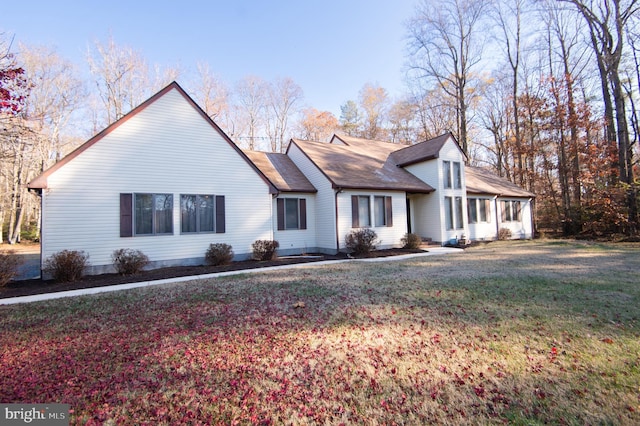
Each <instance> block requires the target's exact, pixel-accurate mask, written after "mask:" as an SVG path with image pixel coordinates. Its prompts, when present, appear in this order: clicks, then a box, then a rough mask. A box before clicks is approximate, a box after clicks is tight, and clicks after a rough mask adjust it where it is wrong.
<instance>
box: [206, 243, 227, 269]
mask: <svg viewBox="0 0 640 426" xmlns="http://www.w3.org/2000/svg"><path fill="white" fill-rule="evenodd" d="M204 259H205V261H206V262H207V264H209V265H212V266H219V265H227V264H229V263H231V261H232V260H233V249H232V248H231V246H230V245H229V244H225V243H215V244H209V248H208V249H207V252H206V253H205V255H204Z"/></svg>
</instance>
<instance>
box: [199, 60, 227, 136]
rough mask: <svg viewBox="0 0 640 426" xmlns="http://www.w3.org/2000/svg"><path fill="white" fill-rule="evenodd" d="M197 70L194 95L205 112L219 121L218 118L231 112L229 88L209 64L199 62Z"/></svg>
mask: <svg viewBox="0 0 640 426" xmlns="http://www.w3.org/2000/svg"><path fill="white" fill-rule="evenodd" d="M197 72H198V79H197V80H196V82H195V84H194V87H195V92H194V93H195V96H194V97H195V99H196V101H197V102H198V104H199V105H200V106H201V107H202V109H204V112H206V113H207V115H208V116H209V117H211V119H212V120H213V121H216V123H217V122H218V118H222V117H223V116H224V115H226V114H228V112H229V89H228V88H227V86H226V85H225V84H224V83H223V82H222V81H221V80H220V79H219V78H218V77H217V76H216V75H215V74H214V73H213V72H212V71H211V69H210V68H209V64H206V63H198V65H197ZM217 124H222V123H217Z"/></svg>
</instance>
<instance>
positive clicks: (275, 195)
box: [269, 191, 280, 241]
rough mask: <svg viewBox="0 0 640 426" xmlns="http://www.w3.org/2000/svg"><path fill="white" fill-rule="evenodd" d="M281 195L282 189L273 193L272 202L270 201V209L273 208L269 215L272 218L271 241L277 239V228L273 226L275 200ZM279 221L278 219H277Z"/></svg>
mask: <svg viewBox="0 0 640 426" xmlns="http://www.w3.org/2000/svg"><path fill="white" fill-rule="evenodd" d="M279 196H280V191H278V192H275V193H274V194H272V195H271V202H270V203H269V209H270V210H271V211H270V212H269V217H270V218H271V241H274V240H275V239H276V230H275V228H274V226H273V200H275V199H277V198H278V197H279ZM276 221H277V219H276Z"/></svg>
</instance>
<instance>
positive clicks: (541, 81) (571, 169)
mask: <svg viewBox="0 0 640 426" xmlns="http://www.w3.org/2000/svg"><path fill="white" fill-rule="evenodd" d="M637 3H638V0H494V1H486V0H443V1H440V2H437V3H436V2H433V1H430V0H420V1H419V2H418V3H417V4H416V8H415V13H414V15H413V16H412V17H408V18H409V19H408V20H407V48H408V49H407V53H406V75H407V92H406V93H405V94H404V95H402V96H400V97H399V98H392V97H391V96H390V95H389V94H388V92H387V90H386V89H385V88H383V87H380V86H379V85H377V84H374V83H366V84H364V85H363V87H362V88H361V90H360V91H359V94H358V97H357V99H352V100H346V101H345V102H344V103H343V104H342V105H341V106H340V116H339V117H336V116H334V115H333V114H332V113H331V112H329V111H319V110H317V109H315V108H313V107H312V106H309V105H307V104H306V103H305V100H304V93H303V90H302V88H301V87H300V86H299V85H298V84H296V83H295V81H293V79H291V78H288V77H284V78H279V79H275V80H274V81H266V80H264V79H262V78H261V77H259V76H256V75H249V76H246V77H244V78H242V79H241V80H240V81H238V82H235V84H228V83H226V82H224V81H222V80H221V79H220V78H218V76H217V75H216V74H215V73H214V72H213V71H212V70H211V68H210V67H209V65H208V64H205V63H202V64H199V65H198V66H197V69H195V70H187V71H185V70H182V69H181V68H180V67H179V66H175V67H166V68H162V67H158V66H149V64H148V63H147V61H146V59H145V58H144V56H143V55H142V54H141V53H140V52H137V51H135V50H134V49H132V48H130V47H127V46H123V45H118V44H116V42H115V41H114V40H113V39H109V40H107V41H106V42H95V43H94V44H93V45H92V46H91V48H89V49H88V51H87V55H86V64H74V63H71V62H70V61H68V60H66V59H64V58H62V57H60V56H59V55H58V54H57V53H56V52H55V50H54V49H51V48H46V47H40V46H35V47H34V46H25V45H21V44H19V43H17V42H15V41H14V39H13V37H12V36H11V35H8V34H0V160H1V162H0V186H1V188H2V195H1V196H0V223H2V225H3V226H2V230H3V232H2V234H0V235H1V237H0V241H4V240H6V241H9V242H12V243H14V242H17V241H19V239H20V235H21V232H23V233H24V232H25V230H30V231H31V233H33V234H36V235H37V231H38V229H37V223H38V217H39V205H38V200H37V199H36V198H35V197H34V196H33V195H32V194H29V193H28V192H27V189H26V183H27V182H28V181H29V180H31V179H33V177H35V176H36V175H37V174H38V173H40V172H41V171H42V170H43V169H45V168H47V167H49V166H50V165H52V164H53V163H54V162H55V161H57V160H59V159H60V158H61V157H62V156H63V155H65V154H66V153H68V152H70V151H71V150H72V149H74V148H75V147H77V146H78V145H79V144H81V143H82V142H83V141H84V140H86V139H87V138H88V137H89V136H90V135H92V134H95V133H96V132H98V131H100V130H102V129H103V128H104V127H106V126H107V125H108V124H110V123H112V122H114V121H116V120H117V119H119V118H120V117H122V116H123V115H124V114H126V113H127V112H128V111H130V110H131V109H132V108H133V107H135V106H136V105H138V104H140V103H141V102H142V101H144V100H145V99H146V98H148V97H149V96H150V95H151V94H153V93H154V92H156V91H157V90H159V89H160V88H161V87H164V86H165V85H166V84H168V83H169V82H171V81H173V80H179V81H180V82H181V84H182V85H183V86H184V87H185V89H186V90H187V91H188V92H189V93H190V94H191V95H192V96H193V97H194V99H195V100H196V102H197V103H198V104H199V105H200V106H201V107H202V108H203V109H204V110H205V112H206V113H207V114H208V115H209V116H210V117H211V118H212V119H213V120H214V121H216V123H217V124H218V125H220V126H221V127H222V128H223V130H225V132H227V134H228V135H229V136H230V137H231V139H232V140H234V141H235V142H236V143H238V144H239V145H240V146H241V147H242V148H246V149H259V150H267V151H273V152H282V151H283V150H284V149H286V145H287V142H288V140H289V139H290V138H291V137H299V138H302V139H311V140H327V139H328V138H329V137H330V136H331V135H332V134H333V133H334V132H343V133H346V134H349V135H352V136H358V137H364V138H369V139H377V140H386V141H391V142H394V143H402V144H412V143H416V142H420V141H422V140H425V139H428V138H430V137H434V136H437V135H439V134H442V133H444V132H446V131H451V132H452V133H453V134H454V135H455V136H456V138H457V139H458V141H459V143H460V146H461V147H462V149H463V151H465V153H466V154H467V156H468V159H469V163H470V164H473V165H478V166H483V167H487V168H490V169H492V170H493V171H495V172H496V173H498V174H499V175H501V176H504V177H506V178H507V179H509V180H511V181H512V182H514V183H516V184H518V185H521V186H522V187H524V188H526V189H528V190H530V191H532V192H534V193H536V194H537V199H536V221H537V224H538V226H539V227H540V228H550V229H554V230H562V231H564V232H565V233H567V234H577V233H580V232H583V231H584V232H591V233H613V232H623V233H634V232H638V193H639V190H638V187H639V182H638V175H639V170H638V137H639V135H640V120H639V117H638V111H637V105H638V103H637V101H638V98H639V95H640V65H639V62H638V50H637V47H638V46H640V28H639V27H638V12H637V8H638V6H637ZM366 48H368V47H367V46H363V49H366ZM83 65H84V66H86V68H88V71H89V74H88V75H89V76H90V78H89V79H86V78H85V79H83V78H82V77H81V68H80V67H81V66H83Z"/></svg>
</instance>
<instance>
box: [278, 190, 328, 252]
mask: <svg viewBox="0 0 640 426" xmlns="http://www.w3.org/2000/svg"><path fill="white" fill-rule="evenodd" d="M282 198H284V199H285V200H296V201H297V202H298V213H300V209H299V206H300V204H299V202H300V200H301V199H304V200H305V208H306V214H307V217H306V222H307V223H306V229H282V230H278V214H277V209H278V198H276V199H274V200H273V201H272V203H273V204H272V205H273V207H272V208H273V218H272V226H273V229H274V231H273V234H274V237H273V239H274V240H276V241H278V243H279V244H280V247H279V248H278V253H279V254H281V255H289V254H300V253H317V252H318V251H319V248H318V247H317V245H316V225H315V214H314V212H315V209H316V205H317V204H316V194H303V193H287V194H286V195H283V196H282ZM300 222H301V220H300V216H298V224H300Z"/></svg>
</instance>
